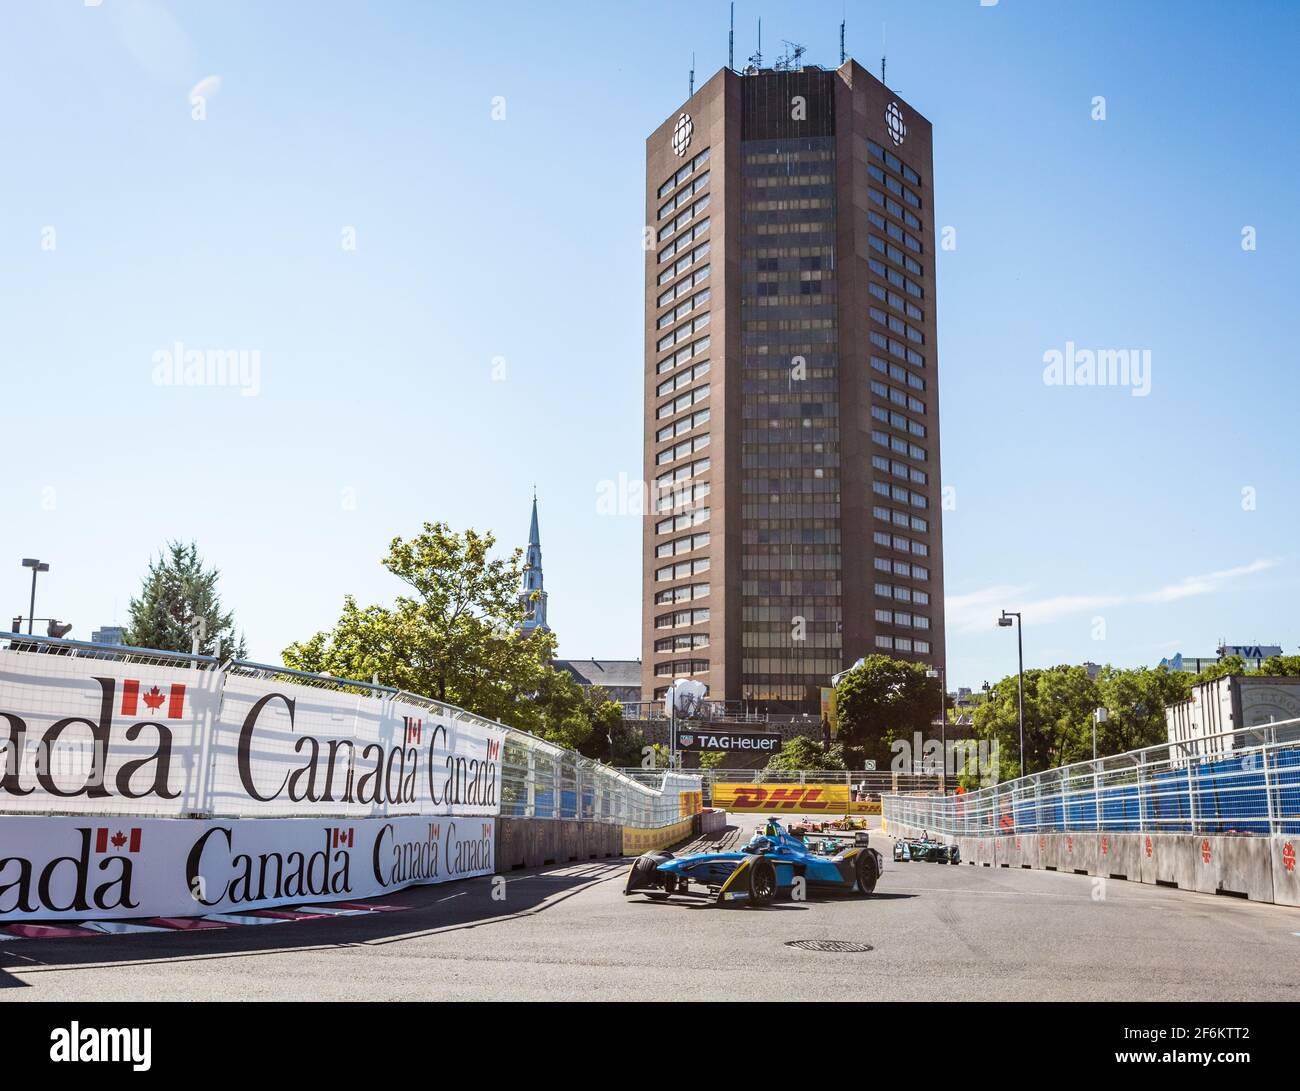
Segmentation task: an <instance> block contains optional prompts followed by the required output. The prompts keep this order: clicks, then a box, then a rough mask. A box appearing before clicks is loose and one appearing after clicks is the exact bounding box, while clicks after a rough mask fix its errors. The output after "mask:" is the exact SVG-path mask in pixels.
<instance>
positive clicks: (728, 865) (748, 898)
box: [623, 818, 884, 905]
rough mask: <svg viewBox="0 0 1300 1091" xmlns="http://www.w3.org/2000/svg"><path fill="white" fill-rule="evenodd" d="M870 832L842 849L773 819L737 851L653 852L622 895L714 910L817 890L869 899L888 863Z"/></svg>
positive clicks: (831, 839) (640, 861)
mask: <svg viewBox="0 0 1300 1091" xmlns="http://www.w3.org/2000/svg"><path fill="white" fill-rule="evenodd" d="M868 839H869V836H868V834H867V832H866V831H865V830H860V831H858V832H857V833H855V834H853V835H852V843H851V844H849V845H843V844H841V843H840V839H839V838H837V837H833V836H829V835H825V834H808V835H802V836H801V835H796V834H794V833H791V832H790V831H788V830H786V829H785V828H784V827H782V825H781V823H780V821H778V820H777V819H775V818H769V819H768V820H767V823H766V824H765V825H764V826H763V827H762V828H761V829H759V830H758V832H756V833H755V834H754V836H753V837H752V838H750V840H749V842H748V843H747V844H746V845H745V847H744V848H743V849H741V850H740V851H739V852H697V853H692V854H690V855H689V856H674V855H673V854H672V853H671V852H647V853H644V854H643V855H641V856H638V857H637V859H636V861H635V862H634V863H633V864H632V870H631V871H629V872H628V876H627V886H626V887H625V888H624V890H623V893H624V894H645V895H646V896H647V897H650V898H654V899H656V900H662V899H665V898H670V897H672V896H674V895H680V896H684V897H696V898H707V899H712V900H713V902H714V903H715V904H716V905H735V904H748V905H766V904H768V903H769V902H772V901H775V900H776V899H777V898H778V897H782V896H784V897H796V898H802V897H803V896H805V895H806V894H809V893H813V892H815V891H822V892H825V891H840V892H843V893H856V894H859V895H864V896H865V895H867V894H870V893H871V892H872V891H874V890H875V889H876V880H877V879H879V878H880V873H881V871H882V870H884V858H883V857H882V856H881V855H880V853H878V852H877V851H876V850H875V849H873V848H871V847H870V845H869V844H868Z"/></svg>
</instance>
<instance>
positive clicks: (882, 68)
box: [880, 23, 888, 86]
mask: <svg viewBox="0 0 1300 1091" xmlns="http://www.w3.org/2000/svg"><path fill="white" fill-rule="evenodd" d="M880 82H881V83H884V82H885V24H884V23H881V24H880ZM886 86H888V85H886Z"/></svg>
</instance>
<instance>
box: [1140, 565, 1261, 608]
mask: <svg viewBox="0 0 1300 1091" xmlns="http://www.w3.org/2000/svg"><path fill="white" fill-rule="evenodd" d="M1276 567H1277V561H1273V560H1263V559H1261V560H1258V561H1251V563H1250V564H1242V565H1238V566H1237V567H1236V568H1225V569H1223V570H1222V571H1220V572H1211V573H1209V574H1208V575H1205V576H1187V577H1186V578H1185V579H1183V580H1181V581H1180V582H1179V583H1171V584H1170V585H1169V586H1168V587H1162V588H1160V589H1159V590H1158V591H1151V592H1149V593H1147V594H1145V595H1138V596H1137V601H1138V602H1177V601H1178V600H1179V599H1185V598H1190V597H1191V596H1193V595H1209V594H1213V593H1214V592H1215V591H1220V590H1222V589H1223V585H1224V584H1225V583H1229V582H1230V581H1232V580H1235V579H1236V578H1237V577H1238V576H1251V575H1254V574H1255V573H1256V572H1265V571H1267V570H1268V569H1270V568H1276Z"/></svg>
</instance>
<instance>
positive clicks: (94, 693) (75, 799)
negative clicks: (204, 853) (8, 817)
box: [0, 651, 222, 815]
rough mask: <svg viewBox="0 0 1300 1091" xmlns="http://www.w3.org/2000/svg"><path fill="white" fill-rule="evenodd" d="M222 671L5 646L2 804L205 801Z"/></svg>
mask: <svg viewBox="0 0 1300 1091" xmlns="http://www.w3.org/2000/svg"><path fill="white" fill-rule="evenodd" d="M221 681H222V675H220V674H219V673H217V672H215V671H196V670H185V669H181V668H178V667H155V666H144V665H141V664H135V663H116V662H112V661H105V660H82V659H73V658H70V657H67V656H58V655H32V654H30V653H23V652H14V651H0V810H5V811H10V812H30V813H40V814H44V813H48V812H50V811H63V812H79V811H84V812H88V813H95V814H108V813H114V812H117V813H123V814H136V815H179V814H186V813H189V812H193V811H197V810H203V809H205V808H204V799H203V796H204V790H205V789H204V777H205V771H206V766H205V747H204V744H205V740H206V739H207V738H208V737H209V733H210V731H211V728H212V724H213V722H214V720H215V717H216V713H217V708H218V706H219V704H220V701H221V689H220V687H221Z"/></svg>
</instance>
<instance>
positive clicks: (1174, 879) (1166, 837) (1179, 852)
mask: <svg viewBox="0 0 1300 1091" xmlns="http://www.w3.org/2000/svg"><path fill="white" fill-rule="evenodd" d="M1150 836H1151V860H1152V865H1153V866H1152V874H1153V879H1152V882H1155V883H1159V884H1161V885H1163V886H1176V887H1179V888H1180V889H1182V890H1195V889H1196V885H1195V876H1194V873H1193V863H1192V862H1193V859H1194V854H1195V852H1196V847H1197V846H1198V845H1199V843H1200V839H1199V838H1197V837H1195V836H1193V835H1191V834H1186V833H1153V834H1151V835H1150ZM1143 851H1144V852H1145V846H1144V848H1143ZM1146 874H1147V872H1146V870H1145V869H1144V870H1143V875H1144V876H1145V875H1146ZM1145 881H1146V879H1145V878H1144V879H1143V882H1145Z"/></svg>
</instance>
